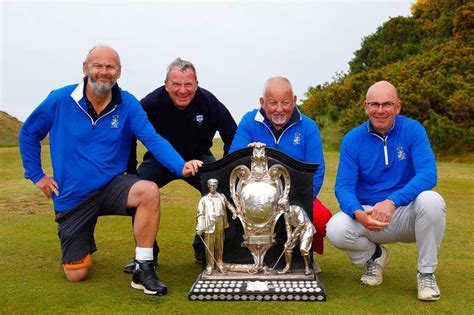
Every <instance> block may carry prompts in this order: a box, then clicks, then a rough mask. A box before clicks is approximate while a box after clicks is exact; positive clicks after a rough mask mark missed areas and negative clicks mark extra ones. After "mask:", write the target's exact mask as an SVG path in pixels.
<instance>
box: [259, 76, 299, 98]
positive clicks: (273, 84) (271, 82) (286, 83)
mask: <svg viewBox="0 0 474 315" xmlns="http://www.w3.org/2000/svg"><path fill="white" fill-rule="evenodd" d="M269 89H272V90H273V89H276V90H280V91H281V90H285V91H290V92H291V94H292V95H293V87H292V86H291V82H290V80H288V79H287V78H285V77H272V78H270V79H268V80H267V81H266V82H265V85H264V86H263V95H264V96H265V94H267V92H268V90H269Z"/></svg>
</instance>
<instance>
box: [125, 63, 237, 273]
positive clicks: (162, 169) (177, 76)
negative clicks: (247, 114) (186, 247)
mask: <svg viewBox="0 0 474 315" xmlns="http://www.w3.org/2000/svg"><path fill="white" fill-rule="evenodd" d="M164 83H165V85H163V86H161V87H159V88H157V89H156V90H154V91H153V92H151V93H150V94H148V95H147V96H145V97H144V98H143V99H142V100H141V101H140V103H141V104H142V107H143V109H144V110H145V112H146V114H147V116H148V119H149V120H150V122H151V124H152V125H153V127H154V128H155V130H156V132H158V133H159V134H160V135H161V136H162V137H163V138H165V139H166V140H168V141H169V142H170V144H171V145H172V146H173V148H174V149H175V150H176V151H177V152H178V153H179V154H180V155H181V156H182V157H183V158H184V159H186V160H191V159H198V160H200V161H203V162H204V163H212V162H215V161H216V159H215V157H214V155H212V153H211V147H212V140H213V138H214V135H215V134H216V132H219V135H220V136H221V138H222V141H223V142H224V155H226V154H227V153H228V151H229V147H230V144H231V143H232V139H233V137H234V134H235V130H236V129H237V125H236V123H235V121H234V118H232V115H231V114H230V112H229V110H228V109H227V108H226V107H225V106H224V104H222V103H221V102H220V101H219V100H218V99H217V97H215V96H214V95H213V94H212V93H211V92H209V91H207V90H205V89H203V88H201V87H199V86H198V80H197V74H196V68H195V67H194V65H193V64H192V63H191V62H189V61H187V60H183V59H181V58H177V59H176V60H174V61H173V62H171V64H170V65H169V66H168V69H167V71H166V78H165V82H164ZM136 147H137V143H136V141H134V142H133V143H132V150H131V152H130V161H129V167H128V172H129V173H134V174H138V176H139V177H140V178H142V179H147V180H151V181H153V182H155V183H156V184H157V185H158V187H160V188H162V187H164V186H165V185H167V184H168V183H169V182H171V181H173V180H176V179H180V177H178V176H176V175H175V174H173V173H172V172H171V171H170V170H169V169H168V168H167V167H166V166H165V165H163V164H162V163H160V161H157V160H156V159H155V158H154V157H153V155H152V154H151V152H146V153H145V155H144V156H143V163H142V164H140V166H139V167H138V170H137V169H136V167H137V153H136ZM184 180H185V181H186V182H187V183H188V184H190V185H191V186H193V187H194V188H196V189H197V190H198V191H201V176H200V174H199V173H198V174H196V175H195V176H191V177H188V178H185V179H184ZM153 247H154V259H155V261H156V260H157V258H158V257H157V256H158V252H159V247H158V243H156V242H155V244H154V245H153ZM193 247H194V251H195V257H196V262H202V260H203V258H204V245H203V243H202V241H201V239H200V238H199V237H197V236H196V237H195V239H194V243H193ZM134 269H135V261H132V262H130V263H129V264H127V265H126V266H125V267H124V269H123V271H124V272H126V273H130V272H133V270H134Z"/></svg>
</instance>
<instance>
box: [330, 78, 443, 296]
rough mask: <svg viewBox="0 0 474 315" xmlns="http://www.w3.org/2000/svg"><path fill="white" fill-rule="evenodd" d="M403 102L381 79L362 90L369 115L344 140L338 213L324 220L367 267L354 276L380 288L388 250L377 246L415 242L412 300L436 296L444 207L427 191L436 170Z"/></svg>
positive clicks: (342, 244)
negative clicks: (403, 111)
mask: <svg viewBox="0 0 474 315" xmlns="http://www.w3.org/2000/svg"><path fill="white" fill-rule="evenodd" d="M401 107H402V103H401V102H400V100H399V99H398V94H397V91H396V89H395V87H394V86H393V85H392V84H390V83H389V82H386V81H380V82H377V83H375V84H374V85H372V86H371V87H370V88H369V90H368V91H367V96H366V100H365V112H366V114H367V116H368V117H369V120H368V121H367V122H365V123H363V124H362V125H360V126H358V127H356V128H354V129H353V130H351V131H349V132H348V133H347V134H346V135H345V136H344V138H343V139H342V144H341V151H340V161H339V169H338V172H337V177H336V184H335V192H336V197H337V199H338V201H339V204H340V207H341V210H342V212H339V213H337V214H336V215H334V216H333V217H332V219H331V220H330V221H329V223H328V225H327V235H328V239H329V240H330V241H331V242H332V244H334V246H336V247H338V248H340V249H342V250H344V251H345V252H346V253H347V254H348V256H349V257H350V259H351V260H352V262H353V263H354V264H356V265H358V266H363V265H366V271H365V272H364V274H363V275H362V277H361V279H360V281H361V283H362V284H365V285H370V286H373V285H379V284H381V283H382V281H383V270H384V268H385V267H386V266H387V264H388V262H389V253H388V251H387V249H386V248H385V247H384V246H382V245H381V244H385V243H393V242H416V243H417V246H418V255H419V256H418V274H417V284H418V285H417V287H418V299H420V300H428V301H433V300H438V299H439V298H440V290H439V288H438V285H437V283H436V279H435V276H434V272H435V270H436V266H437V265H438V260H437V253H438V248H439V247H440V245H441V240H442V239H443V234H444V229H445V225H446V205H445V202H444V200H443V198H442V197H441V196H440V195H439V194H438V193H436V192H434V191H432V190H431V189H432V188H433V187H434V186H435V185H436V180H437V170H436V161H435V158H434V154H433V151H432V149H431V146H430V142H429V140H428V136H427V135H426V132H425V130H424V128H423V126H422V125H421V124H420V123H418V122H417V121H415V120H412V119H409V118H407V117H404V116H400V115H399V113H400V110H401Z"/></svg>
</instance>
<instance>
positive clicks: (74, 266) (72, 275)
mask: <svg viewBox="0 0 474 315" xmlns="http://www.w3.org/2000/svg"><path fill="white" fill-rule="evenodd" d="M91 266H92V259H91V255H90V254H89V255H87V256H86V257H84V259H81V260H79V261H75V262H72V263H67V264H63V269H64V273H65V274H66V277H67V279H68V280H69V281H71V282H79V281H83V280H85V279H86V278H87V275H88V274H89V269H90V268H91Z"/></svg>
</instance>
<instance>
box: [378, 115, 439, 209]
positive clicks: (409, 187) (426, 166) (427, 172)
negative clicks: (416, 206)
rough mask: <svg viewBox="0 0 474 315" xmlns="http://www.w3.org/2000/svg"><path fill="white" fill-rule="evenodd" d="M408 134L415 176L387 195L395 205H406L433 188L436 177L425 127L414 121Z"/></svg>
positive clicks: (433, 158)
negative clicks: (411, 138) (411, 140)
mask: <svg viewBox="0 0 474 315" xmlns="http://www.w3.org/2000/svg"><path fill="white" fill-rule="evenodd" d="M410 134H411V135H412V137H413V142H412V145H411V154H410V156H411V159H412V163H413V167H414V169H415V176H414V177H413V178H412V179H411V180H410V181H409V182H408V183H407V184H406V185H405V186H404V187H403V188H402V189H399V190H397V191H395V192H393V193H392V194H390V196H388V198H387V199H389V200H391V201H393V203H394V205H395V206H396V207H400V206H406V205H407V204H409V203H410V202H412V201H413V200H414V199H415V198H416V197H417V196H418V195H419V194H420V193H422V192H423V191H425V190H431V189H433V187H434V186H435V185H436V182H437V179H438V172H437V169H436V160H435V156H434V153H433V150H432V149H431V145H430V141H429V139H428V136H427V134H426V131H425V129H424V128H423V126H422V125H421V124H420V123H419V122H414V124H413V126H410Z"/></svg>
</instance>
